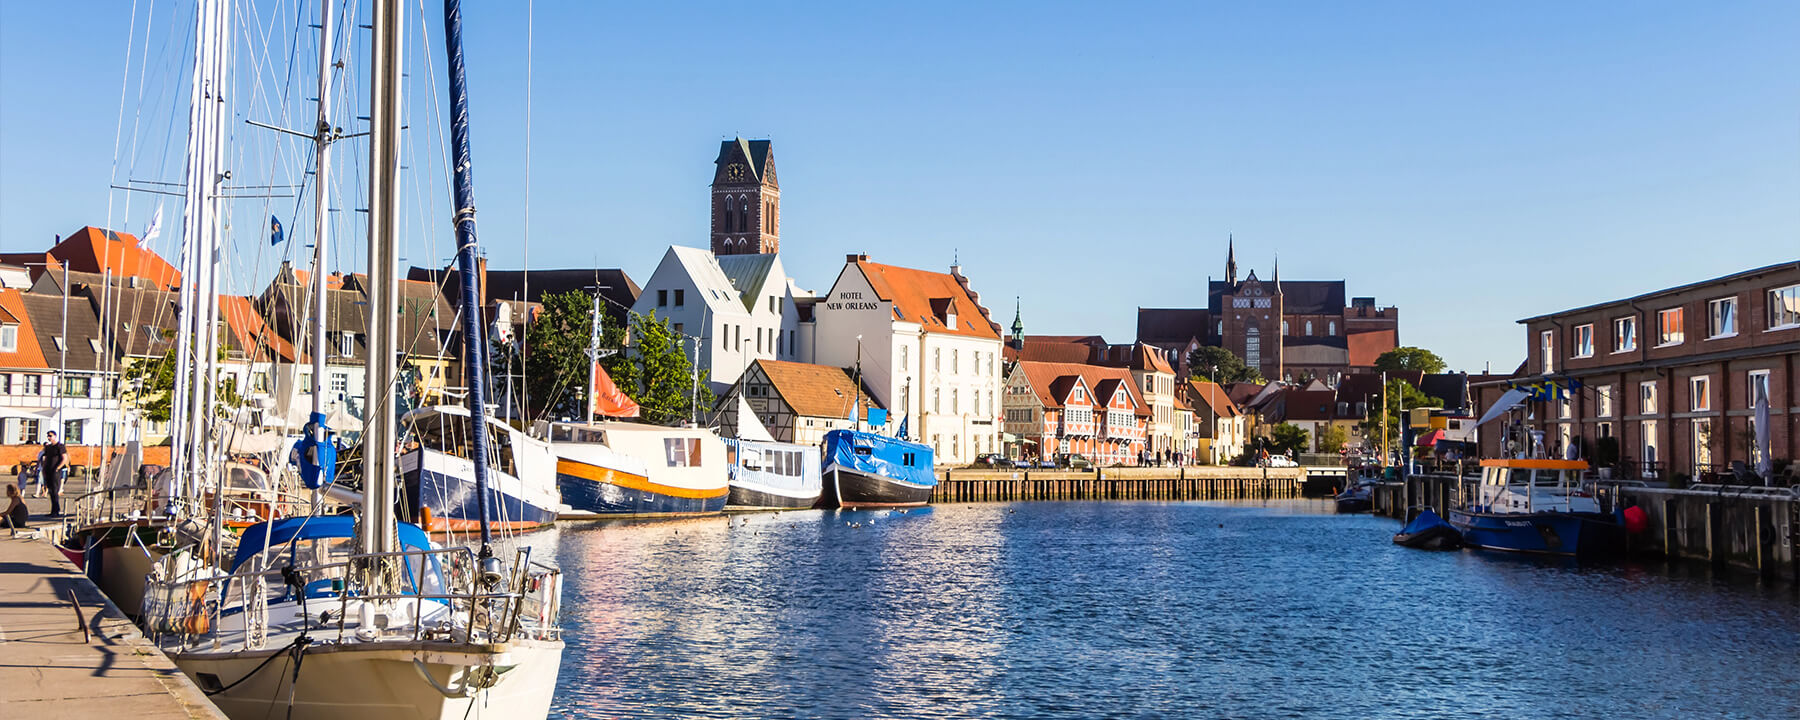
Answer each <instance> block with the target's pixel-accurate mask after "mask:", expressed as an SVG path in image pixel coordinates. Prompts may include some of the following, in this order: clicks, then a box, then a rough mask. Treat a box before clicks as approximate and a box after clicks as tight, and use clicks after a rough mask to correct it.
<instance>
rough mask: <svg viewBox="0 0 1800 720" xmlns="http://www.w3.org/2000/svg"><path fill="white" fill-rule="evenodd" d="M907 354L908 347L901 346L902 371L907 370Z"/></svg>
mask: <svg viewBox="0 0 1800 720" xmlns="http://www.w3.org/2000/svg"><path fill="white" fill-rule="evenodd" d="M906 354H907V347H906V346H905V345H901V346H900V367H901V369H905V368H906Z"/></svg>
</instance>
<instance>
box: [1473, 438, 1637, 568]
mask: <svg viewBox="0 0 1800 720" xmlns="http://www.w3.org/2000/svg"><path fill="white" fill-rule="evenodd" d="M1586 469H1587V462H1586V461H1582V460H1545V459H1516V460H1483V461H1481V481H1480V484H1479V485H1477V486H1476V491H1475V492H1474V493H1472V494H1471V496H1470V498H1469V502H1468V503H1467V504H1465V505H1464V506H1463V507H1459V508H1455V509H1453V510H1451V511H1450V524H1451V525H1453V526H1455V528H1456V529H1457V530H1459V531H1461V532H1462V540H1463V544H1465V545H1468V546H1470V547H1477V548H1485V549H1488V550H1507V551H1511V552H1523V553H1535V554H1541V555H1560V556H1566V557H1583V558H1592V557H1600V556H1604V555H1608V554H1612V553H1615V552H1617V550H1618V549H1619V548H1620V547H1621V546H1622V540H1623V538H1624V529H1623V527H1622V526H1621V525H1620V523H1619V521H1618V518H1617V517H1616V516H1614V514H1613V513H1609V512H1603V511H1602V510H1601V508H1600V504H1599V502H1598V501H1596V500H1595V499H1594V498H1593V497H1592V496H1591V495H1589V494H1587V493H1585V492H1582V491H1581V486H1580V481H1579V478H1580V474H1581V471H1583V470H1586Z"/></svg>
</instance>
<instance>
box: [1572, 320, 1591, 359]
mask: <svg viewBox="0 0 1800 720" xmlns="http://www.w3.org/2000/svg"><path fill="white" fill-rule="evenodd" d="M1593 356H1594V326H1593V324H1592V323H1589V324H1587V325H1576V326H1575V355H1574V357H1582V358H1584V357H1593Z"/></svg>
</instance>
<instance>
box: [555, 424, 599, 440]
mask: <svg viewBox="0 0 1800 720" xmlns="http://www.w3.org/2000/svg"><path fill="white" fill-rule="evenodd" d="M550 441H551V442H559V443H578V444H582V445H605V444H606V431H605V430H595V429H593V428H584V427H581V426H579V425H562V424H557V425H551V426H550Z"/></svg>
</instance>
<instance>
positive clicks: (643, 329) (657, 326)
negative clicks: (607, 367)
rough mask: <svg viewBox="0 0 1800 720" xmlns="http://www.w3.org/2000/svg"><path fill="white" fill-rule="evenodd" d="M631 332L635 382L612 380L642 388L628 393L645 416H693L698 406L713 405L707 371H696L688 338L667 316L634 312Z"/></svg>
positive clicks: (669, 419)
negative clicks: (634, 392)
mask: <svg viewBox="0 0 1800 720" xmlns="http://www.w3.org/2000/svg"><path fill="white" fill-rule="evenodd" d="M631 334H632V339H633V343H632V348H631V359H632V361H633V363H634V364H635V373H634V374H633V375H632V376H630V377H629V379H631V380H633V381H635V382H634V384H631V385H627V384H626V383H625V382H622V381H621V380H620V379H619V378H618V377H615V378H614V379H613V380H614V382H618V383H619V384H620V387H626V388H632V387H635V388H637V389H638V390H639V392H638V393H637V394H632V393H631V392H630V391H629V390H627V391H626V394H628V395H631V399H632V400H635V401H637V404H638V406H639V407H641V408H643V414H644V419H645V420H648V421H650V422H653V423H672V422H676V421H680V420H687V419H689V418H692V417H693V414H694V409H695V408H696V407H702V408H704V407H711V406H712V404H713V396H712V391H711V390H710V389H709V388H708V387H707V384H706V373H704V372H703V373H699V374H698V376H696V375H695V374H694V366H693V363H692V362H690V361H689V359H688V354H687V347H686V343H685V342H684V340H686V338H684V337H683V336H681V335H679V334H677V333H676V332H675V329H674V328H673V327H670V325H669V321H668V320H667V319H665V318H658V317H656V314H655V313H654V312H652V313H651V314H649V315H639V314H636V313H633V314H632V316H631Z"/></svg>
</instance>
